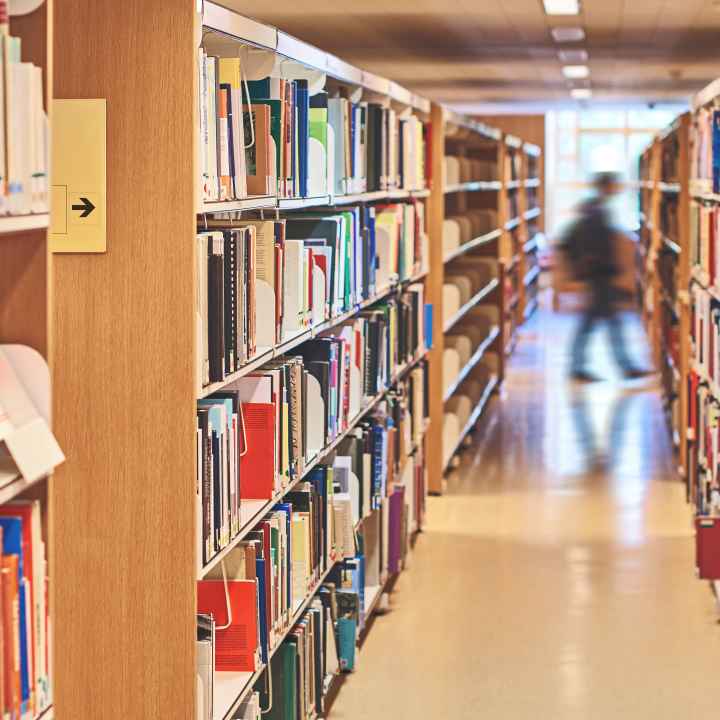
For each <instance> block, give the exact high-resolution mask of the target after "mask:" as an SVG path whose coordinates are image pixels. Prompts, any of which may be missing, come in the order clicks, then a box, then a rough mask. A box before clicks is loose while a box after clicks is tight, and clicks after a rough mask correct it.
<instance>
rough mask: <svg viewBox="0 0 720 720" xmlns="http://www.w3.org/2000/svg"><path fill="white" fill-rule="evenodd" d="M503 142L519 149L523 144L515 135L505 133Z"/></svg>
mask: <svg viewBox="0 0 720 720" xmlns="http://www.w3.org/2000/svg"><path fill="white" fill-rule="evenodd" d="M505 144H506V145H507V146H508V147H511V148H515V149H516V150H519V149H520V148H521V147H522V146H523V141H522V140H521V139H520V138H519V137H517V136H516V135H505Z"/></svg>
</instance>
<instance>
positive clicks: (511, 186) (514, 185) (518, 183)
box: [505, 180, 523, 190]
mask: <svg viewBox="0 0 720 720" xmlns="http://www.w3.org/2000/svg"><path fill="white" fill-rule="evenodd" d="M522 184H523V181H522V180H508V181H507V182H506V183H505V189H506V190H517V189H518V188H520V187H522Z"/></svg>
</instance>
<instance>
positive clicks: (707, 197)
mask: <svg viewBox="0 0 720 720" xmlns="http://www.w3.org/2000/svg"><path fill="white" fill-rule="evenodd" d="M691 194H692V197H693V199H695V200H699V201H701V202H705V203H720V194H719V193H714V192H694V193H691Z"/></svg>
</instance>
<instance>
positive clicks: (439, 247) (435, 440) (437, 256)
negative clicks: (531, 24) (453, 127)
mask: <svg viewBox="0 0 720 720" xmlns="http://www.w3.org/2000/svg"><path fill="white" fill-rule="evenodd" d="M431 123H432V134H431V143H432V145H431V148H430V153H431V155H430V157H431V159H432V192H431V194H430V203H429V204H430V224H429V229H430V274H429V275H428V278H427V291H428V296H429V302H431V303H432V305H433V347H432V349H431V350H430V368H429V373H430V378H429V390H430V398H429V400H430V427H429V430H428V438H427V466H428V491H429V492H431V493H434V494H437V493H441V492H442V490H443V463H442V457H443V452H442V436H443V369H442V361H443V350H444V347H445V343H444V337H443V305H442V296H443V279H444V275H445V267H444V264H443V241H442V237H443V221H444V220H445V185H444V183H443V158H444V157H445V121H444V119H443V109H442V107H440V106H439V105H436V104H433V106H432V111H431Z"/></svg>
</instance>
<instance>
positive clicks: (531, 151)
mask: <svg viewBox="0 0 720 720" xmlns="http://www.w3.org/2000/svg"><path fill="white" fill-rule="evenodd" d="M523 150H524V151H525V154H526V155H530V156H532V157H540V155H542V148H541V147H540V146H539V145H535V144H534V143H529V142H526V143H524V144H523Z"/></svg>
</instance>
